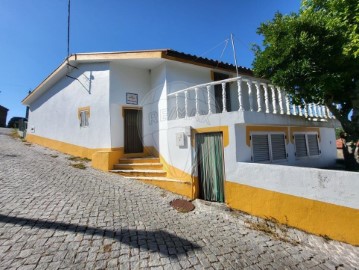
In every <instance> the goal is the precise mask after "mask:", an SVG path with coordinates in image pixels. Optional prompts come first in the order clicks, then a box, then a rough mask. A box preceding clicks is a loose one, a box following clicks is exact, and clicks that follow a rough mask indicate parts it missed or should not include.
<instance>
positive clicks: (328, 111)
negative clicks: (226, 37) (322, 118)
mask: <svg viewBox="0 0 359 270" xmlns="http://www.w3.org/2000/svg"><path fill="white" fill-rule="evenodd" d="M327 114H328V117H329V118H330V119H332V118H333V117H332V115H331V113H330V110H329V108H328V107H327Z"/></svg>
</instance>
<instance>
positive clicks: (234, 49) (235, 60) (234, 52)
mask: <svg viewBox="0 0 359 270" xmlns="http://www.w3.org/2000/svg"><path fill="white" fill-rule="evenodd" d="M69 1H70V0H69ZM231 41H232V49H233V56H234V64H235V65H236V72H237V77H238V65H237V57H236V48H235V47H234V41H233V34H232V33H231Z"/></svg>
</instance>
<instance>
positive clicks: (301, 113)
mask: <svg viewBox="0 0 359 270" xmlns="http://www.w3.org/2000/svg"><path fill="white" fill-rule="evenodd" d="M298 113H299V116H303V111H302V106H300V105H298Z"/></svg>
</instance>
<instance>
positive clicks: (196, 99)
mask: <svg viewBox="0 0 359 270" xmlns="http://www.w3.org/2000/svg"><path fill="white" fill-rule="evenodd" d="M194 93H195V95H196V97H195V102H196V116H198V115H199V112H198V110H199V108H198V87H196V88H195V89H194Z"/></svg>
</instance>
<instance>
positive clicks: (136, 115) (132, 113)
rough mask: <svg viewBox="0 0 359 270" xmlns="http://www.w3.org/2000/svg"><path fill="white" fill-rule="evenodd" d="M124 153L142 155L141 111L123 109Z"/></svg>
mask: <svg viewBox="0 0 359 270" xmlns="http://www.w3.org/2000/svg"><path fill="white" fill-rule="evenodd" d="M124 118H125V128H124V130H125V153H126V154H127V153H142V152H143V143H142V110H138V109H124Z"/></svg>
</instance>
